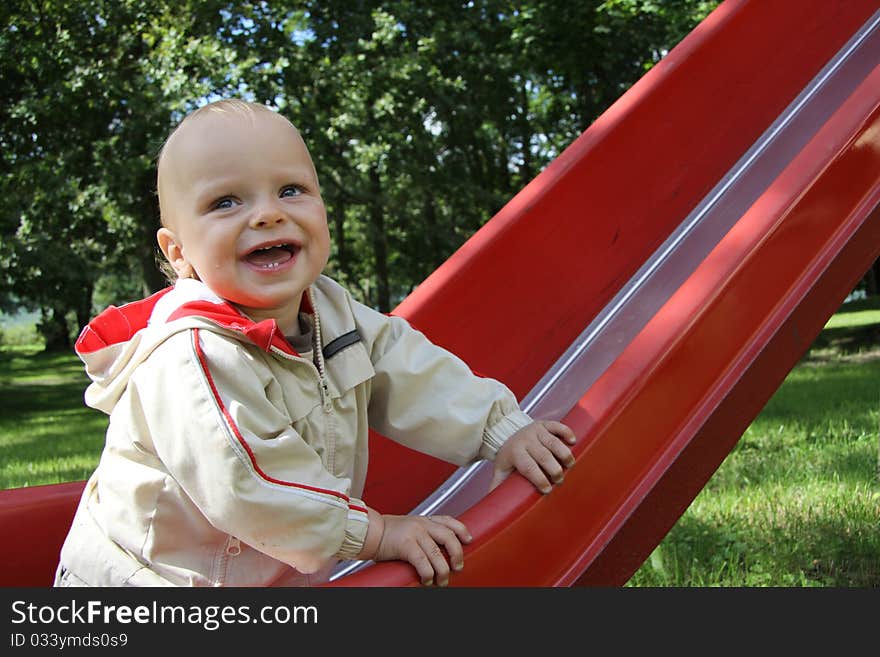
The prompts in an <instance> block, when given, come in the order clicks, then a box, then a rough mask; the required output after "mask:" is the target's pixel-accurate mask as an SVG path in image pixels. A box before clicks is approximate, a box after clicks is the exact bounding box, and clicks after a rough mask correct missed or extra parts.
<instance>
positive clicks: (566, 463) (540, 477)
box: [489, 420, 576, 493]
mask: <svg viewBox="0 0 880 657" xmlns="http://www.w3.org/2000/svg"><path fill="white" fill-rule="evenodd" d="M575 440H576V437H575V435H574V432H573V431H572V430H571V429H569V428H568V427H567V426H566V425H564V424H562V423H561V422H552V421H550V420H538V421H537V422H533V423H532V424H530V425H528V426H527V427H523V428H522V429H520V430H519V431H517V432H516V433H515V434H513V435H512V436H511V437H510V438H509V439H508V440H507V442H506V443H504V445H502V446H501V449H499V450H498V454H496V455H495V463H494V465H495V469H494V473H493V475H492V483H491V484H490V485H489V490H492V489H493V488H495V487H496V486H497V485H498V484H500V483H501V482H502V481H504V480H505V479H506V478H507V476H508V475H509V474H510V473H511V472H513V471H514V470H516V471H517V472H519V473H520V474H521V475H523V476H524V477H525V478H526V479H528V480H529V481H530V482H532V484H533V485H534V486H535V488H537V489H538V490H539V491H541V492H542V493H549V492H550V490H551V488H552V486H551V484H550V482H551V481H552V482H553V483H554V484H559V483H562V478H563V476H564V469H565V468H570V467H571V466H572V465H574V455H573V454H572V453H571V450H570V449H569V448H568V445H566V444H565V443H568V444H569V445H573V444H574V443H575ZM563 441H564V442H563Z"/></svg>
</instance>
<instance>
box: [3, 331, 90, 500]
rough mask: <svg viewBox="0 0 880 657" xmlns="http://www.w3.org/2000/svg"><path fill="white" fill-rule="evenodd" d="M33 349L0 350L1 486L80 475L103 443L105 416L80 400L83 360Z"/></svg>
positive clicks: (85, 472) (83, 384) (71, 478)
mask: <svg viewBox="0 0 880 657" xmlns="http://www.w3.org/2000/svg"><path fill="white" fill-rule="evenodd" d="M38 349H39V347H27V346H15V347H9V346H5V347H3V348H2V349H0V464H2V467H0V488H15V487H19V486H35V485H38V484H52V483H58V482H63V481H76V480H79V479H85V478H87V477H88V476H89V474H91V471H92V470H94V468H95V465H96V464H97V462H98V456H99V455H100V453H101V448H102V447H103V445H104V432H105V431H106V428H107V418H106V416H104V415H102V414H101V413H98V412H97V411H95V410H92V409H90V408H87V407H86V406H85V405H84V404H83V391H84V390H85V387H86V385H87V384H88V379H87V378H86V375H85V373H84V372H83V368H82V363H81V362H80V361H79V359H78V358H77V357H76V356H75V355H74V354H72V353H70V354H68V353H64V354H48V353H44V352H40V351H38Z"/></svg>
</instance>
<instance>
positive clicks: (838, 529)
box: [629, 298, 880, 587]
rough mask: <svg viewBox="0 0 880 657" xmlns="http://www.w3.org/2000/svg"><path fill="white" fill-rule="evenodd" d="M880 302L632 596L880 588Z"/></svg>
mask: <svg viewBox="0 0 880 657" xmlns="http://www.w3.org/2000/svg"><path fill="white" fill-rule="evenodd" d="M878 429H880V298H872V299H869V300H867V301H865V302H859V303H857V304H848V305H847V306H845V307H844V308H843V309H842V311H841V312H839V313H837V314H836V315H835V316H834V317H832V318H831V320H830V321H829V322H828V324H827V325H826V328H825V330H824V331H823V332H822V334H821V335H820V336H819V338H818V339H817V340H816V342H815V344H814V345H813V347H812V348H811V350H810V351H809V352H808V354H807V355H806V356H805V357H804V358H803V359H802V361H801V362H800V363H799V364H798V365H797V366H796V367H795V368H794V369H793V370H792V372H791V373H790V374H789V375H788V377H787V378H786V380H785V382H784V383H783V385H782V386H781V387H780V388H779V390H778V391H777V392H776V394H775V395H774V396H773V397H772V398H771V399H770V401H769V402H768V403H767V405H766V406H765V407H764V409H763V411H762V412H761V413H760V415H759V416H758V417H757V418H756V419H755V421H754V422H753V423H752V424H751V426H750V427H749V428H748V429H747V430H746V432H745V434H744V435H743V437H742V438H741V439H740V441H739V443H738V444H737V446H736V447H735V448H734V449H733V451H732V452H731V453H730V455H728V457H727V459H725V461H724V462H723V463H722V465H721V467H720V468H719V469H718V471H717V472H716V473H715V475H714V476H713V477H712V479H710V481H709V483H708V485H707V486H706V487H705V488H704V489H703V490H702V491H701V492H700V493H699V495H697V497H696V499H695V500H694V502H693V503H692V504H691V506H690V507H689V508H688V510H687V511H686V512H685V514H684V515H683V516H682V517H681V518H680V519H679V521H678V522H677V523H676V525H675V526H674V527H673V528H672V530H671V531H670V532H669V534H667V536H666V538H665V539H664V540H663V542H662V543H661V544H660V545H659V546H658V547H657V548H656V549H655V550H654V552H653V553H652V554H651V556H650V557H649V559H648V560H647V561H646V562H645V563H644V564H643V565H642V567H641V568H640V569H639V570H638V572H636V574H635V575H634V576H633V577H632V578H631V579H630V582H629V586H803V587H815V586H819V587H876V586H880V481H878Z"/></svg>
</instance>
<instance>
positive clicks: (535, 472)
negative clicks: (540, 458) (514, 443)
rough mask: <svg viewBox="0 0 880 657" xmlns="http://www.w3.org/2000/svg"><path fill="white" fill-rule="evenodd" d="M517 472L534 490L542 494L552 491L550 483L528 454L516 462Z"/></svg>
mask: <svg viewBox="0 0 880 657" xmlns="http://www.w3.org/2000/svg"><path fill="white" fill-rule="evenodd" d="M516 469H517V471H518V472H519V473H520V474H521V475H522V476H523V477H525V478H526V479H527V480H528V481H529V482H530V483H531V484H532V485H533V486H534V487H535V488H537V489H538V490H539V491H541V492H542V493H545V494H546V493H549V492H550V490H551V489H552V486H551V485H550V481H549V480H548V479H547V476H546V475H545V474H544V471H543V470H542V469H541V466H540V465H538V463H537V461H535V459H534V458H533V457H532V456H531V455H530V454H528V453H526V454H525V455H524V456H523V457H522V458H520V459H519V460H518V465H517V468H516Z"/></svg>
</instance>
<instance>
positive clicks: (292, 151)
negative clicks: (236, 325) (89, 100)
mask: <svg viewBox="0 0 880 657" xmlns="http://www.w3.org/2000/svg"><path fill="white" fill-rule="evenodd" d="M158 186H159V204H160V208H161V212H162V223H163V227H162V228H160V229H159V232H158V233H157V238H158V241H159V247H160V248H161V249H162V252H163V253H164V254H165V257H166V258H167V259H168V262H169V263H171V265H172V266H173V267H174V270H175V271H176V272H177V275H178V276H179V277H195V278H198V279H199V280H201V281H202V282H204V283H205V284H206V285H207V286H208V287H210V288H211V290H212V291H213V292H214V293H216V294H217V295H219V296H220V297H222V298H224V299H226V300H228V301H230V302H232V303H233V304H235V305H236V306H238V307H239V308H240V309H241V310H242V311H243V312H244V313H245V314H246V315H248V316H249V317H251V318H252V319H254V320H256V321H259V320H262V319H268V318H274V319H276V320H277V321H278V324H279V327H280V328H281V329H282V330H285V329H286V328H294V327H296V326H297V321H296V317H297V313H298V311H299V306H300V301H301V299H302V294H303V292H304V290H305V289H306V288H308V286H309V285H311V284H312V283H313V282H314V281H315V280H316V279H317V277H318V276H319V275H320V273H321V271H322V270H323V269H324V267H325V265H326V264H327V259H328V257H329V254H330V234H329V230H328V228H327V216H326V211H325V209H324V202H323V200H322V198H321V194H320V190H319V186H318V177H317V174H316V173H315V168H314V165H313V164H312V159H311V156H310V155H309V152H308V149H307V148H306V145H305V143H304V142H303V140H302V137H300V135H299V132H298V131H297V130H296V128H294V126H293V125H292V124H291V123H290V122H289V121H287V119H285V118H284V117H282V116H281V115H280V114H277V113H275V112H273V111H271V110H269V109H268V108H264V107H262V106H259V105H250V104H247V105H246V104H244V103H237V104H233V105H232V106H227V105H223V103H220V104H218V105H217V107H216V108H213V109H212V106H208V107H207V108H203V110H201V111H200V112H199V113H198V114H197V115H194V116H191V117H190V118H188V119H187V120H186V121H184V122H183V123H182V124H181V126H180V127H179V128H178V129H177V131H176V132H174V133H173V134H172V136H171V137H170V138H169V140H168V142H167V143H166V145H165V148H164V149H163V151H162V155H161V157H160V160H159V185H158Z"/></svg>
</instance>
